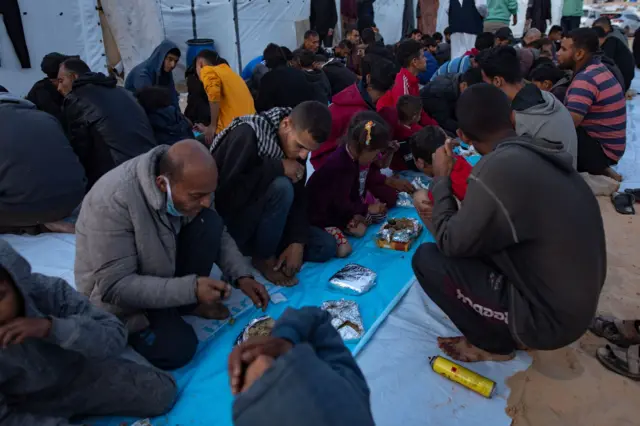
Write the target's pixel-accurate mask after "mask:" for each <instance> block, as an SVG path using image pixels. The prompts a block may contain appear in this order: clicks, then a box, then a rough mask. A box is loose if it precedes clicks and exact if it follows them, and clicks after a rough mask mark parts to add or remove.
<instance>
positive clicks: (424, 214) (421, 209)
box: [414, 201, 433, 223]
mask: <svg viewBox="0 0 640 426" xmlns="http://www.w3.org/2000/svg"><path fill="white" fill-rule="evenodd" d="M414 205H415V206H416V210H417V211H418V216H420V219H422V221H423V222H424V223H427V222H431V221H432V220H433V204H432V203H431V202H430V201H422V202H421V203H419V204H418V203H414Z"/></svg>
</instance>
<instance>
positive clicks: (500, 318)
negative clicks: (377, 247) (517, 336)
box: [456, 288, 509, 324]
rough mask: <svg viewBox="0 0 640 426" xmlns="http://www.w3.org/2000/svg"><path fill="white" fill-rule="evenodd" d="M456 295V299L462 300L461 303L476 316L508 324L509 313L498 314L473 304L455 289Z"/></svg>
mask: <svg viewBox="0 0 640 426" xmlns="http://www.w3.org/2000/svg"><path fill="white" fill-rule="evenodd" d="M456 293H457V297H458V300H462V303H466V304H467V305H469V306H470V307H471V309H473V310H474V311H476V312H477V313H478V314H480V315H482V316H483V317H485V318H493V319H495V320H497V321H501V322H504V323H505V324H509V313H508V312H498V311H494V310H493V309H491V308H487V307H486V306H482V305H480V304H479V303H473V300H471V298H469V297H467V296H465V295H464V294H462V292H461V291H460V289H459V288H458V289H456Z"/></svg>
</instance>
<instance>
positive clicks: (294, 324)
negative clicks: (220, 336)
mask: <svg viewBox="0 0 640 426" xmlns="http://www.w3.org/2000/svg"><path fill="white" fill-rule="evenodd" d="M229 377H230V380H231V391H232V392H233V394H234V395H235V396H236V399H235V401H234V402H233V424H234V425H236V426H245V425H246V426H259V425H278V426H298V425H306V426H326V425H331V426H353V425H358V426H369V425H371V426H373V424H374V422H373V416H372V414H371V405H370V402H369V386H368V385H367V382H366V380H365V378H364V376H363V374H362V371H360V368H359V367H358V364H356V361H355V360H354V358H353V356H352V355H351V352H349V349H347V347H346V346H345V345H344V343H343V341H342V338H341V337H340V335H339V334H338V332H337V331H336V330H335V328H334V327H333V326H332V325H331V316H330V315H329V314H328V313H327V312H325V311H322V310H320V309H318V308H315V307H306V308H301V309H292V308H289V309H287V310H286V311H285V312H284V314H282V316H281V317H280V318H279V319H278V321H277V322H276V325H275V327H274V329H273V331H272V332H271V336H266V337H254V338H252V339H249V340H247V341H246V342H244V343H241V344H240V345H238V346H236V347H235V348H234V350H233V351H232V352H231V355H230V356H229Z"/></svg>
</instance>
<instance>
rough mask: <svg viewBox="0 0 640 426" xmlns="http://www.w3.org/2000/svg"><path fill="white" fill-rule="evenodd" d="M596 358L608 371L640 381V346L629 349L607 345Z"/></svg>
mask: <svg viewBox="0 0 640 426" xmlns="http://www.w3.org/2000/svg"><path fill="white" fill-rule="evenodd" d="M596 358H597V359H598V361H600V364H602V366H603V367H604V368H606V369H607V370H610V371H613V372H614V373H618V374H620V375H621V376H625V377H628V378H630V379H631V380H637V381H640V345H633V346H630V347H628V348H621V347H619V346H615V345H607V346H605V347H603V348H599V349H598V350H597V351H596Z"/></svg>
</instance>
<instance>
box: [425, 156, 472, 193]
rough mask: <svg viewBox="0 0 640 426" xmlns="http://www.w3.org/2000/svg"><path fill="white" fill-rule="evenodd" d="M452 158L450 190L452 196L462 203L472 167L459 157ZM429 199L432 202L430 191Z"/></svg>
mask: <svg viewBox="0 0 640 426" xmlns="http://www.w3.org/2000/svg"><path fill="white" fill-rule="evenodd" d="M454 158H455V163H454V164H453V168H452V169H451V175H450V176H449V177H450V178H451V190H452V191H453V195H455V196H456V198H457V199H458V200H460V201H462V200H464V197H465V195H466V194H467V179H469V175H470V174H471V170H472V169H473V166H472V165H471V164H469V162H468V161H467V160H466V159H465V158H464V157H462V156H460V155H455V156H454ZM429 199H430V200H431V201H432V202H433V195H431V191H429Z"/></svg>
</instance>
